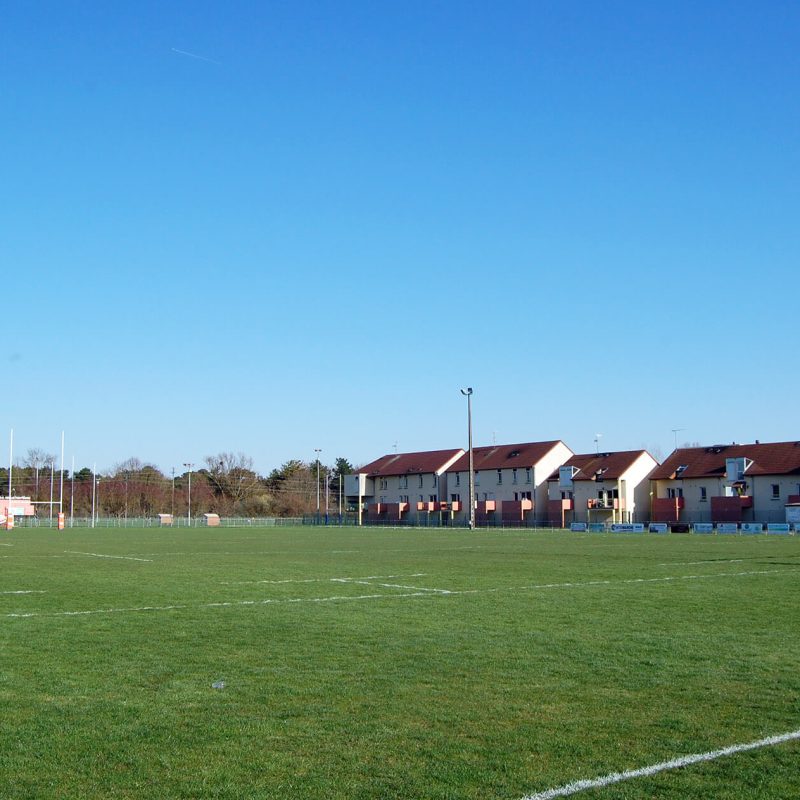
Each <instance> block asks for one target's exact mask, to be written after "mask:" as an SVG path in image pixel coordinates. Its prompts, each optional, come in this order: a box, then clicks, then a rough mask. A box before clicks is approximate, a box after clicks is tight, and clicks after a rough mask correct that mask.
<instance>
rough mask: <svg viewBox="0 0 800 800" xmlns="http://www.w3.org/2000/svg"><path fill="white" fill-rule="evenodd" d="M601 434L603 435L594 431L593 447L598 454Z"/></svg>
mask: <svg viewBox="0 0 800 800" xmlns="http://www.w3.org/2000/svg"><path fill="white" fill-rule="evenodd" d="M602 436H603V434H602V433H596V434H595V435H594V449H595V452H596V453H597V455H598V456H599V455H600V439H601V438H602Z"/></svg>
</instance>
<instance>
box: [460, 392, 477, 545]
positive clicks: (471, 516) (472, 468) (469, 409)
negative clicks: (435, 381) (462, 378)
mask: <svg viewBox="0 0 800 800" xmlns="http://www.w3.org/2000/svg"><path fill="white" fill-rule="evenodd" d="M461 394H463V395H464V396H465V397H466V398H467V439H468V444H469V528H470V530H474V529H475V462H474V460H473V454H472V387H471V386H468V387H467V388H466V389H462V390H461Z"/></svg>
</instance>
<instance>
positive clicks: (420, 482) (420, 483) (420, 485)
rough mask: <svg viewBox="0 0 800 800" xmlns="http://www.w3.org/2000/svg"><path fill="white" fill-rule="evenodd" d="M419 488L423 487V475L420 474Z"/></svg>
mask: <svg viewBox="0 0 800 800" xmlns="http://www.w3.org/2000/svg"><path fill="white" fill-rule="evenodd" d="M419 488H420V489H421V488H422V475H420V476H419Z"/></svg>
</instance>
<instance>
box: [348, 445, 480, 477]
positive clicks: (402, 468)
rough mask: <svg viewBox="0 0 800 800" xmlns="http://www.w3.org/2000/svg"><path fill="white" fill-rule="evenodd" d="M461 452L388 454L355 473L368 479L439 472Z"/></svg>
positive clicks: (441, 451)
mask: <svg viewBox="0 0 800 800" xmlns="http://www.w3.org/2000/svg"><path fill="white" fill-rule="evenodd" d="M463 452H464V451H463V450H462V449H461V448H460V447H459V448H456V449H455V450H428V451H425V452H422V453H390V454H389V455H385V456H381V457H380V458H378V459H376V460H375V461H372V462H370V463H369V464H365V465H364V466H363V467H359V468H358V469H357V470H356V472H358V473H366V474H367V475H368V476H369V477H370V478H373V477H375V476H377V475H380V476H385V475H408V474H411V473H421V472H439V471H440V470H441V469H443V468H444V467H445V466H446V465H447V464H448V463H449V462H450V461H452V460H453V459H454V458H456V457H457V456H458V455H460V454H461V453H463Z"/></svg>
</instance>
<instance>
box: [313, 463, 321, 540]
mask: <svg viewBox="0 0 800 800" xmlns="http://www.w3.org/2000/svg"><path fill="white" fill-rule="evenodd" d="M314 452H315V453H316V454H317V523H318V524H319V454H320V453H321V452H322V448H320V447H315V448H314Z"/></svg>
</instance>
